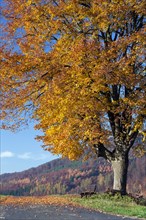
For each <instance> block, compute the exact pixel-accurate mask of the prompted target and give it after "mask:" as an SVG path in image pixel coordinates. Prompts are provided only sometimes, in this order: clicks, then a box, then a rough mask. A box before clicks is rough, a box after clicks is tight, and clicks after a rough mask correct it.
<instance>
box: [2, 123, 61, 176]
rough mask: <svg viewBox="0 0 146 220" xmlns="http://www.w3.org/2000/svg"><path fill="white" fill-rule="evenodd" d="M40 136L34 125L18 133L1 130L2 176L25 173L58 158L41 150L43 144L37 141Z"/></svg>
mask: <svg viewBox="0 0 146 220" xmlns="http://www.w3.org/2000/svg"><path fill="white" fill-rule="evenodd" d="M38 134H39V132H38V131H36V130H34V129H33V125H32V124H31V125H30V126H29V128H28V129H24V130H21V131H20V132H17V133H12V132H10V131H4V130H1V133H0V136H1V138H0V139H1V143H0V146H1V148H0V162H1V166H0V167H1V174H2V173H12V172H18V171H23V170H26V169H29V168H31V167H36V166H39V165H41V164H43V163H46V162H48V161H51V160H53V159H55V158H57V156H54V155H52V154H51V153H49V152H48V151H44V150H43V148H41V144H42V143H41V142H38V141H36V140H35V136H36V135H38Z"/></svg>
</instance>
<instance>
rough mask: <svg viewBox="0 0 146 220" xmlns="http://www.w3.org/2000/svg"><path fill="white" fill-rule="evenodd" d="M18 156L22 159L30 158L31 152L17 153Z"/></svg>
mask: <svg viewBox="0 0 146 220" xmlns="http://www.w3.org/2000/svg"><path fill="white" fill-rule="evenodd" d="M18 158H20V159H24V160H28V159H32V156H31V152H26V153H23V154H19V155H18Z"/></svg>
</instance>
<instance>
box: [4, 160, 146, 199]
mask: <svg viewBox="0 0 146 220" xmlns="http://www.w3.org/2000/svg"><path fill="white" fill-rule="evenodd" d="M145 166H146V156H143V157H142V158H133V157H131V160H130V166H129V178H128V187H127V189H128V190H127V191H128V192H132V193H134V194H136V193H142V194H143V195H145V196H146V185H145V183H146V170H145ZM112 182H113V173H112V168H111V166H110V164H108V163H107V162H106V161H105V160H103V159H99V160H98V161H97V160H94V159H90V160H88V161H86V162H82V161H81V160H79V161H75V162H73V161H69V160H67V159H56V160H53V161H51V162H48V163H45V164H43V165H41V166H38V167H36V168H31V169H29V170H26V171H23V172H18V173H12V174H3V175H1V176H0V184H1V188H0V194H10V195H48V194H65V193H80V192H81V191H84V190H93V189H94V186H95V185H97V192H102V191H105V190H107V189H108V187H109V186H110V187H111V188H112Z"/></svg>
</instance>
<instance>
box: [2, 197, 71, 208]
mask: <svg viewBox="0 0 146 220" xmlns="http://www.w3.org/2000/svg"><path fill="white" fill-rule="evenodd" d="M0 204H1V205H28V204H31V205H32V204H33V205H40V204H41V205H66V206H67V205H75V204H74V203H73V202H72V201H71V199H70V198H69V197H63V196H21V197H19V196H18V197H15V196H6V197H1V198H0Z"/></svg>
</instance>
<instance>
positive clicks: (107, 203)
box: [71, 194, 146, 219]
mask: <svg viewBox="0 0 146 220" xmlns="http://www.w3.org/2000/svg"><path fill="white" fill-rule="evenodd" d="M71 200H72V201H73V202H75V203H77V204H79V205H81V206H82V207H86V208H92V209H94V210H100V211H103V212H107V213H113V214H119V215H122V216H133V217H138V218H145V219H146V206H142V205H137V204H136V203H135V202H134V200H133V199H132V198H130V197H128V196H124V197H121V196H118V195H115V196H110V195H106V194H99V195H95V196H92V197H90V198H79V197H73V198H71Z"/></svg>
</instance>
